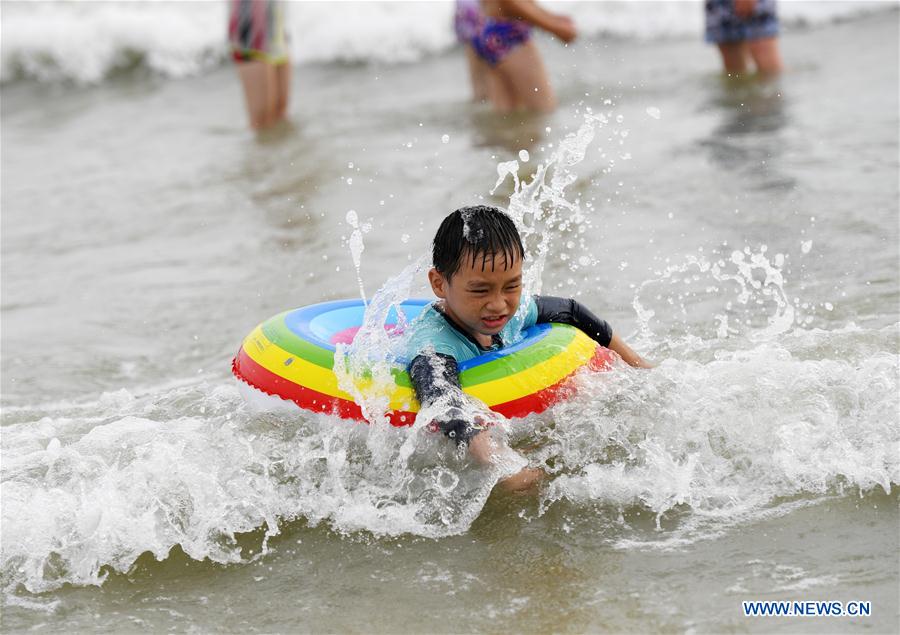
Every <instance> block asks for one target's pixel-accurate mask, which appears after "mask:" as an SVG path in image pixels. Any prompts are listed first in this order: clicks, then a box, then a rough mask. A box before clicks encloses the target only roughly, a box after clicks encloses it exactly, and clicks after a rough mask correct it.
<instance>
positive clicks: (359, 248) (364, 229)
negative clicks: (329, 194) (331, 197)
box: [346, 209, 372, 302]
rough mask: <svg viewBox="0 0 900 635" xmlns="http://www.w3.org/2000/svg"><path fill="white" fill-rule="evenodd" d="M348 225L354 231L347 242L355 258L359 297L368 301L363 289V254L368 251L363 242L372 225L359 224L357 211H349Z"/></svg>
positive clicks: (351, 254)
mask: <svg viewBox="0 0 900 635" xmlns="http://www.w3.org/2000/svg"><path fill="white" fill-rule="evenodd" d="M346 220H347V224H348V225H350V227H351V228H352V229H353V232H352V233H351V234H350V238H349V239H348V240H347V246H348V247H349V248H350V256H351V257H352V258H353V266H354V267H355V268H356V283H357V284H358V285H359V297H361V298H362V301H363V302H365V301H366V290H365V288H364V287H363V281H362V272H361V269H360V267H361V266H362V254H363V252H364V251H365V250H366V245H365V243H364V241H363V234H367V233H368V232H369V231H370V230H371V229H372V225H371V224H370V223H363V224H362V225H360V224H359V217H358V216H357V214H356V211H355V210H352V209H351V210H349V211H348V212H347V216H346Z"/></svg>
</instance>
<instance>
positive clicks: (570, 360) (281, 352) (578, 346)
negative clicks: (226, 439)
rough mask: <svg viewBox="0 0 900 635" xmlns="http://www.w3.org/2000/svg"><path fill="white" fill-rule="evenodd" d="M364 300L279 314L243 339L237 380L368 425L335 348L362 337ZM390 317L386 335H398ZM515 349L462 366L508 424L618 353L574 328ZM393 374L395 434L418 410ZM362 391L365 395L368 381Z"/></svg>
mask: <svg viewBox="0 0 900 635" xmlns="http://www.w3.org/2000/svg"><path fill="white" fill-rule="evenodd" d="M430 303H431V301H430V300H406V301H404V302H403V303H401V305H400V309H401V310H402V311H403V314H404V316H405V318H406V320H407V323H408V322H411V321H412V320H413V319H414V318H415V317H416V316H418V315H419V313H421V311H422V310H423V309H424V308H425V307H426V306H428V305H429V304H430ZM364 311H365V306H364V305H363V303H362V301H361V300H339V301H336V302H322V303H320V304H313V305H310V306H307V307H303V308H300V309H295V310H293V311H286V312H284V313H280V314H278V315H276V316H275V317H273V318H270V319H268V320H266V321H265V322H263V323H262V324H260V325H259V326H257V327H256V328H255V329H253V331H252V332H251V333H250V334H249V335H248V336H247V337H246V338H245V339H244V342H243V344H242V345H241V348H240V350H239V351H238V354H237V356H235V358H234V360H233V362H232V372H234V375H235V376H236V377H237V378H238V379H240V380H242V381H244V382H246V383H247V384H249V385H250V386H252V387H253V388H256V389H257V390H260V391H262V392H264V393H266V394H269V395H275V396H278V397H281V398H282V399H287V400H290V401H293V402H294V403H295V404H297V405H298V406H300V407H301V408H304V409H306V410H313V411H316V412H327V413H331V414H336V415H339V416H340V417H343V418H345V419H356V420H359V421H364V420H365V419H364V417H363V414H362V410H361V409H360V407H359V406H358V405H357V404H356V403H354V401H353V397H351V396H350V395H349V394H347V393H346V392H344V391H343V390H341V389H340V388H339V387H338V380H337V377H336V376H335V374H334V373H333V372H332V368H333V366H334V353H335V344H339V343H343V344H349V343H350V342H352V341H353V337H354V336H355V335H356V332H357V331H358V330H359V329H360V326H361V324H362V321H363V314H364ZM396 324H397V313H396V310H394V309H392V310H391V312H390V314H389V315H388V318H387V320H386V324H385V328H386V329H387V330H388V331H389V332H391V331H392V330H393V331H396V328H395V327H396ZM523 336H524V339H523V340H522V341H520V342H519V343H517V344H515V345H514V346H510V347H507V348H504V349H502V350H499V351H493V352H490V353H486V354H484V355H481V356H479V357H476V358H475V359H472V360H469V361H467V362H462V363H461V364H460V365H459V369H460V374H459V380H460V384H461V385H462V388H463V390H464V391H465V392H467V393H468V394H470V395H472V396H473V397H477V398H478V399H480V400H481V401H483V402H484V403H485V404H487V406H488V407H490V408H491V409H492V410H494V411H495V412H499V413H500V414H502V415H504V416H505V417H510V418H511V417H524V416H525V415H528V414H531V413H535V412H542V411H543V410H545V409H547V408H548V407H549V406H551V405H553V404H554V403H556V402H558V401H560V400H561V399H562V398H564V397H565V396H566V394H567V393H568V392H569V390H568V389H567V386H566V384H567V380H568V379H569V378H570V377H571V376H572V374H573V373H575V372H576V371H577V370H579V369H581V368H583V367H588V368H590V369H593V370H607V369H609V368H610V366H611V364H612V360H613V357H614V356H615V354H614V353H612V352H611V351H609V350H608V349H606V348H603V347H602V346H600V345H598V344H597V343H596V342H594V340H592V339H591V338H589V337H588V336H587V335H585V334H584V333H582V332H581V331H579V330H578V329H577V328H575V327H573V326H568V325H565V324H538V325H536V326H533V327H531V328H528V329H526V330H525V331H524V333H523ZM402 362H403V360H399V362H398V366H397V367H396V368H394V369H392V371H391V374H392V375H393V377H394V385H393V386H390V387H388V388H387V390H388V391H389V392H390V408H391V411H390V412H389V413H388V418H389V419H390V421H391V423H392V424H394V425H395V426H406V425H412V423H413V422H414V421H415V418H416V412H418V409H419V404H418V402H417V401H416V397H415V393H414V392H413V388H412V383H411V382H410V378H409V375H408V374H407V373H406V370H405V365H401V364H402ZM358 387H360V388H361V389H362V390H365V379H362V380H359V382H358Z"/></svg>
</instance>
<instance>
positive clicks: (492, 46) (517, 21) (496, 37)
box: [472, 0, 577, 112]
mask: <svg viewBox="0 0 900 635" xmlns="http://www.w3.org/2000/svg"><path fill="white" fill-rule="evenodd" d="M481 10H482V14H483V15H484V18H483V20H482V22H481V24H480V27H479V29H478V30H477V32H476V34H475V36H474V37H473V39H472V47H473V49H474V52H475V54H476V55H477V56H478V57H479V58H480V59H481V60H483V61H484V62H485V63H486V64H487V67H488V68H487V71H488V72H487V97H488V100H489V101H490V102H491V104H492V105H493V106H494V109H495V110H497V111H499V112H510V111H513V110H531V111H537V112H550V111H552V110H553V109H555V108H556V96H555V95H554V94H553V88H551V86H550V80H549V79H548V78H547V72H546V70H545V69H544V62H543V60H542V59H541V54H540V52H539V51H538V49H537V46H536V45H535V43H534V41H533V40H532V38H531V29H532V27H538V28H540V29H543V30H545V31H547V32H549V33H552V34H553V35H555V36H556V37H557V38H559V39H560V40H562V41H563V42H566V43H568V42H571V41H573V40H574V39H575V36H576V35H577V32H576V30H575V24H574V23H573V22H572V19H571V18H569V17H568V16H564V15H558V14H556V13H550V12H549V11H546V10H544V9H542V8H541V7H540V6H538V5H537V3H536V2H534V0H482V3H481Z"/></svg>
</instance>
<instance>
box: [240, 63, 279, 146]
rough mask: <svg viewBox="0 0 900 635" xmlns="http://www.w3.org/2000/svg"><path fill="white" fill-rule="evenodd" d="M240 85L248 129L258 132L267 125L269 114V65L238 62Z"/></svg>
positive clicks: (270, 90)
mask: <svg viewBox="0 0 900 635" xmlns="http://www.w3.org/2000/svg"><path fill="white" fill-rule="evenodd" d="M237 69H238V75H239V76H240V78H241V84H243V86H244V97H245V99H246V102H247V114H248V115H249V117H250V127H251V128H253V129H254V130H259V129H260V128H264V127H266V126H267V125H269V123H270V122H269V113H270V112H271V110H270V109H271V104H272V101H273V96H272V94H271V93H272V82H271V80H270V74H271V73H272V67H271V65H270V64H266V63H265V62H260V61H256V60H252V61H248V62H239V63H238V65H237Z"/></svg>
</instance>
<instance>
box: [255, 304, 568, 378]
mask: <svg viewBox="0 0 900 635" xmlns="http://www.w3.org/2000/svg"><path fill="white" fill-rule="evenodd" d="M288 313H290V311H285V312H284V313H279V314H278V315H276V316H274V317H272V318H270V319H268V320H266V321H265V322H263V324H262V325H261V326H260V328H261V329H262V332H263V335H265V336H266V337H267V338H268V339H269V341H271V342H272V343H273V344H275V345H276V346H278V347H279V348H281V349H283V350H285V351H287V352H288V353H291V354H293V355H296V356H297V357H301V358H303V359H305V360H306V361H308V362H310V363H311V364H315V365H316V366H321V367H322V368H327V369H328V370H333V368H334V353H333V352H332V351H330V350H328V349H325V348H322V347H321V346H316V345H315V344H313V343H312V342H309V341H307V340H304V339H302V338H299V337H297V336H296V335H295V334H294V333H293V332H291V330H290V329H288V327H287V326H286V325H285V323H284V316H285V315H287V314H288ZM578 332H579V331H578V329H576V328H575V327H572V326H569V325H567V324H553V325H552V327H551V330H550V332H549V333H548V334H547V335H546V337H544V338H543V339H541V340H540V341H539V342H537V343H536V344H534V345H532V346H529V347H527V348H525V349H523V350H521V351H518V352H516V353H513V354H512V355H506V356H504V357H502V358H500V359H496V360H494V361H492V362H488V363H486V364H479V365H478V366H476V367H474V368H470V369H468V370H465V371H463V372H462V373H460V375H459V380H460V384H461V385H462V387H463V388H467V387H469V386H477V385H478V384H481V383H484V382H487V381H493V380H495V379H502V378H504V377H509V376H510V375H514V374H516V373H520V372H522V371H524V370H528V369H529V368H531V367H532V366H535V365H536V364H540V363H541V362H545V361H547V360H548V359H550V358H552V357H555V356H556V355H559V354H560V353H561V352H563V351H564V350H565V349H566V348H568V346H569V345H570V344H571V343H572V341H573V340H574V339H575V337H576V336H577V335H578ZM391 374H392V375H393V377H394V381H395V382H396V383H397V385H398V386H403V387H406V388H412V387H413V386H412V381H411V380H410V378H409V373H407V372H406V370H405V369H401V368H399V367H396V368H392V369H391Z"/></svg>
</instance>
